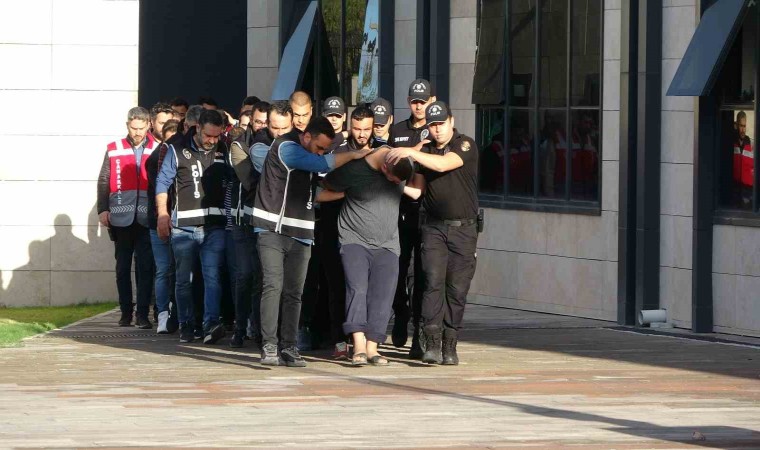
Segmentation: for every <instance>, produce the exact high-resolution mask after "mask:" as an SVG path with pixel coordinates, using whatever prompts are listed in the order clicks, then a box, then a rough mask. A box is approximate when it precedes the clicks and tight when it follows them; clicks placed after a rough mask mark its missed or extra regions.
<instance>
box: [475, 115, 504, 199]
mask: <svg viewBox="0 0 760 450" xmlns="http://www.w3.org/2000/svg"><path fill="white" fill-rule="evenodd" d="M481 117H482V120H481V125H480V126H481V129H480V138H481V145H480V152H481V153H480V158H479V160H480V191H481V192H483V193H485V194H503V193H504V168H505V167H506V163H505V161H504V158H506V157H507V155H508V154H509V152H508V151H507V150H506V149H505V145H504V110H503V109H501V108H499V109H488V110H484V111H483V115H482V116H481Z"/></svg>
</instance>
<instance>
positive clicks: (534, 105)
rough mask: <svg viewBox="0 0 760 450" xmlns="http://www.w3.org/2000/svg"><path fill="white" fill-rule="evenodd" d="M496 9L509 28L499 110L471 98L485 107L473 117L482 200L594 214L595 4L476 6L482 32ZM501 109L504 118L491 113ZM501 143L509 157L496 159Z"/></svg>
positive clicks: (598, 6)
mask: <svg viewBox="0 0 760 450" xmlns="http://www.w3.org/2000/svg"><path fill="white" fill-rule="evenodd" d="M495 3H500V7H501V8H503V10H502V12H504V13H505V16H506V24H507V25H508V29H509V35H508V36H507V37H506V39H507V45H506V47H505V48H506V50H507V52H508V54H506V55H505V57H504V61H505V63H506V67H505V69H506V70H505V71H504V72H505V73H504V76H505V77H507V79H502V80H501V81H502V82H507V83H506V85H508V86H509V87H510V89H509V91H508V92H507V93H506V94H507V95H506V98H505V99H504V101H503V104H501V103H500V105H501V106H498V107H496V106H492V105H494V104H495V103H496V102H497V101H498V100H497V99H487V98H485V99H484V98H483V95H479V96H476V95H475V93H473V99H476V98H480V99H481V103H480V104H482V105H489V106H483V107H482V108H481V109H480V118H479V120H480V124H481V127H480V129H479V132H480V133H481V134H480V138H481V142H482V143H483V152H484V153H483V156H482V162H481V183H480V189H481V192H482V193H483V194H488V197H487V198H486V197H484V200H488V201H490V202H491V204H493V203H494V202H495V200H493V198H494V195H498V194H499V193H502V197H501V200H502V201H503V204H504V205H505V206H506V207H509V206H510V205H511V204H512V203H513V202H514V203H520V204H521V205H522V206H520V207H521V208H524V207H525V206H524V205H525V204H541V203H543V204H545V205H558V204H559V205H560V206H562V210H563V211H567V210H572V208H567V207H566V204H567V205H574V206H576V207H577V208H583V209H586V210H588V209H592V210H593V211H598V210H599V196H600V192H599V185H600V181H599V178H600V169H599V165H600V161H601V148H600V144H601V130H602V126H601V117H602V116H601V111H600V106H601V96H602V95H601V94H602V87H601V79H602V77H601V67H602V64H601V60H602V29H603V28H602V20H603V14H602V12H603V8H602V6H603V3H602V0H563V1H558V0H502V1H501V2H494V1H492V0H481V2H480V17H479V21H480V22H479V23H480V24H481V30H484V29H485V27H490V28H492V29H495V28H496V27H495V26H494V25H493V24H492V23H491V21H493V20H494V17H497V16H498V15H497V12H496V11H495V10H494V8H496V5H495ZM484 14H488V17H486V16H484ZM483 39H484V38H483V33H481V40H483ZM481 47H482V44H481ZM536 74H540V76H538V77H536ZM476 79H477V73H476ZM534 81H537V83H535V82H534ZM479 94H484V92H480V93H479ZM490 100H494V101H493V102H492V101H490ZM502 108H503V109H504V110H506V117H505V115H504V114H499V113H498V111H500V110H501V109H502ZM498 120H502V124H500V126H499V125H498V124H495V121H498ZM503 129H505V131H506V133H502V132H501V130H503ZM494 130H497V131H494ZM503 142H508V143H509V145H508V147H509V149H508V153H506V154H505V155H504V156H503V157H502V158H497V157H496V155H501V152H503V150H502V148H503ZM489 149H490V150H489ZM505 158H506V159H505ZM499 170H503V173H500V172H498V171H499ZM540 209H541V210H546V208H545V207H544V206H543V205H542V206H541V207H540Z"/></svg>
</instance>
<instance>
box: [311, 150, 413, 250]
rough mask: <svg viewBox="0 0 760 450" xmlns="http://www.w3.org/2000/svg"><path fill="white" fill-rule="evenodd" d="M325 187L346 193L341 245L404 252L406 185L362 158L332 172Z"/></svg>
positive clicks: (340, 222) (340, 229)
mask: <svg viewBox="0 0 760 450" xmlns="http://www.w3.org/2000/svg"><path fill="white" fill-rule="evenodd" d="M325 184H326V185H327V187H329V188H330V189H333V190H335V191H337V192H345V194H346V197H345V199H344V201H343V207H342V209H341V211H340V217H339V218H338V235H339V237H340V243H341V245H348V244H359V245H361V246H363V247H365V248H368V249H380V248H384V249H387V250H390V251H391V252H393V253H395V254H396V255H398V254H399V253H401V251H400V246H399V239H398V207H399V202H400V201H401V196H402V195H403V193H404V183H401V184H395V183H393V182H392V181H389V180H388V179H387V178H385V175H383V173H382V172H380V171H377V170H375V169H373V168H372V167H370V165H369V164H368V163H367V161H366V160H365V159H364V158H362V159H357V160H355V161H351V162H349V163H347V164H345V165H344V166H342V167H340V168H338V169H336V170H333V171H332V172H330V173H328V174H327V176H326V177H325Z"/></svg>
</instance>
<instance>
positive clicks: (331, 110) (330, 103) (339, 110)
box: [322, 97, 346, 116]
mask: <svg viewBox="0 0 760 450" xmlns="http://www.w3.org/2000/svg"><path fill="white" fill-rule="evenodd" d="M345 113H346V104H345V103H343V99H342V98H340V97H327V99H326V100H325V103H324V105H323V106H322V115H323V116H330V115H332V114H338V115H343V114H345Z"/></svg>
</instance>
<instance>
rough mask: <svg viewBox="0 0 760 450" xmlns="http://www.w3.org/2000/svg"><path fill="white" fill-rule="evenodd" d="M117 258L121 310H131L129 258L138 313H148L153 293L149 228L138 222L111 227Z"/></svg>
mask: <svg viewBox="0 0 760 450" xmlns="http://www.w3.org/2000/svg"><path fill="white" fill-rule="evenodd" d="M111 236H113V241H114V247H115V251H114V257H115V259H116V289H117V290H118V292H119V307H120V309H121V312H123V313H132V309H133V305H132V258H133V257H134V260H135V285H136V288H137V316H138V317H144V318H147V317H148V310H149V309H150V300H151V296H152V294H153V275H154V273H155V266H154V264H155V263H154V261H153V251H152V249H151V245H150V232H149V230H148V229H147V228H146V227H144V226H142V225H139V224H138V223H137V222H134V223H132V225H130V226H127V227H114V226H112V227H111Z"/></svg>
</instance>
